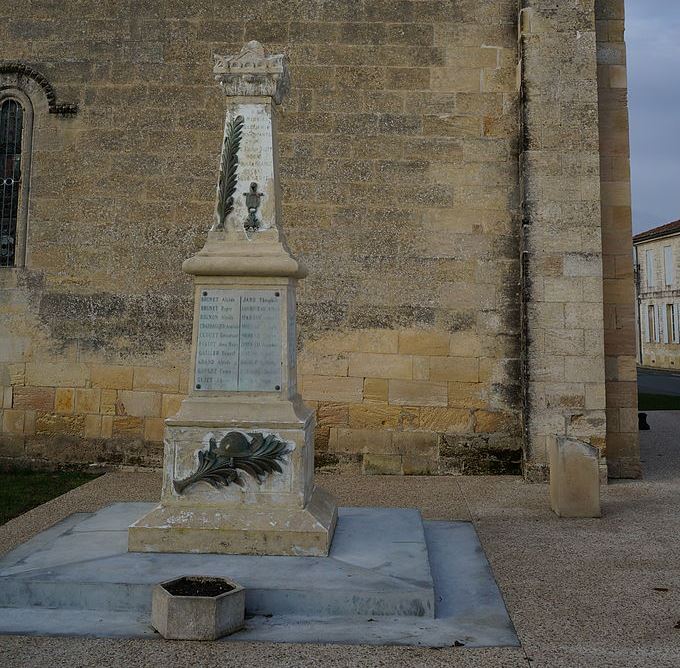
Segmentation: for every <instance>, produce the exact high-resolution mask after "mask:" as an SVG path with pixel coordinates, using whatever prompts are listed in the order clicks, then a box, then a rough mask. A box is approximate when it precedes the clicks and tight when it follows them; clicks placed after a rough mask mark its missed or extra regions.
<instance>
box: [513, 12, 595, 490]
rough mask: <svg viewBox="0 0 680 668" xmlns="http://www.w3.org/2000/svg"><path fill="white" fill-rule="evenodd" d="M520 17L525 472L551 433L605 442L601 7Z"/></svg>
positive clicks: (538, 470) (533, 474)
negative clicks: (598, 32) (598, 13)
mask: <svg viewBox="0 0 680 668" xmlns="http://www.w3.org/2000/svg"><path fill="white" fill-rule="evenodd" d="M523 5H524V6H523V9H522V10H521V15H520V31H521V34H520V40H521V58H522V67H521V82H522V110H523V116H522V147H521V155H520V169H521V174H522V184H523V192H522V205H523V219H522V253H523V258H522V259H523V262H522V267H523V293H522V296H523V311H522V312H523V316H524V321H523V336H524V338H523V344H524V345H523V375H524V380H525V404H524V405H525V412H524V429H525V438H526V450H525V457H526V463H525V466H526V473H527V475H528V477H529V478H531V479H541V478H543V477H544V476H545V474H546V471H547V461H546V443H547V439H548V438H549V437H550V436H551V435H552V434H562V435H567V436H573V437H576V438H578V439H581V440H584V441H587V442H589V443H591V444H592V445H595V446H597V447H598V448H600V449H601V451H602V455H603V460H602V467H601V468H602V471H603V475H604V474H605V473H606V469H605V464H604V456H605V440H606V413H605V410H606V394H605V389H606V388H605V364H604V362H605V354H604V339H603V328H604V326H603V278H602V276H603V270H602V235H601V207H600V155H599V153H600V147H599V132H598V80H597V67H596V48H597V45H596V33H595V12H594V4H593V2H592V1H590V2H587V1H586V2H583V1H582V2H578V3H564V2H562V1H561V0H560V1H558V0H548V1H545V0H536V1H534V0H528V1H527V2H524V3H523Z"/></svg>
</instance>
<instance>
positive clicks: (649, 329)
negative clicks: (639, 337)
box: [647, 304, 656, 342]
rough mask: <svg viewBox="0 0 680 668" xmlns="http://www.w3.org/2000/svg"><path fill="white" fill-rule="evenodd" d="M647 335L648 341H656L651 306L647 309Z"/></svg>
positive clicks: (653, 314)
mask: <svg viewBox="0 0 680 668" xmlns="http://www.w3.org/2000/svg"><path fill="white" fill-rule="evenodd" d="M647 334H648V336H649V338H648V341H650V342H654V341H656V312H655V309H654V305H653V304H650V305H649V306H648V307H647Z"/></svg>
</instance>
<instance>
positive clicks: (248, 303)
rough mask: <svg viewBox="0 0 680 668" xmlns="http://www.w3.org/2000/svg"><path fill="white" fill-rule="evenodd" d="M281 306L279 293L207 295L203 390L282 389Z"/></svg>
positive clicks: (199, 370) (199, 348)
mask: <svg viewBox="0 0 680 668" xmlns="http://www.w3.org/2000/svg"><path fill="white" fill-rule="evenodd" d="M280 302H281V297H280V296H279V295H278V293H277V292H275V291H274V290H201V299H200V304H199V317H198V337H197V341H196V371H195V377H194V387H195V388H196V389H197V390H212V391H231V392H239V391H240V392H274V391H276V390H279V389H280V386H281V363H282V362H281V322H280V317H281V304H280Z"/></svg>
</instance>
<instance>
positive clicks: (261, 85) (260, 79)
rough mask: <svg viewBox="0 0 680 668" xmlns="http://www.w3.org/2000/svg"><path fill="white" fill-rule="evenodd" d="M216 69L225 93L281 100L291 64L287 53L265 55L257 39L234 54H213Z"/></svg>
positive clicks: (286, 85) (214, 69)
mask: <svg viewBox="0 0 680 668" xmlns="http://www.w3.org/2000/svg"><path fill="white" fill-rule="evenodd" d="M214 59H215V66H214V67H213V73H214V74H215V79H216V80H217V81H219V83H220V86H221V87H222V90H223V91H224V94H225V95H227V96H230V97H231V96H238V97H271V98H272V99H273V101H274V103H275V104H281V102H282V101H283V98H284V97H285V96H286V94H287V93H288V87H289V76H288V65H287V63H286V57H285V55H284V54H282V53H279V54H275V55H272V56H267V55H265V52H264V47H263V46H262V44H260V42H257V41H255V40H253V41H251V42H248V43H247V44H246V45H245V46H244V47H243V48H242V49H241V52H240V53H239V54H237V55H235V56H221V55H219V54H215V55H214Z"/></svg>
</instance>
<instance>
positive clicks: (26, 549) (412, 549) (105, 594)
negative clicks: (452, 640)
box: [0, 503, 435, 618]
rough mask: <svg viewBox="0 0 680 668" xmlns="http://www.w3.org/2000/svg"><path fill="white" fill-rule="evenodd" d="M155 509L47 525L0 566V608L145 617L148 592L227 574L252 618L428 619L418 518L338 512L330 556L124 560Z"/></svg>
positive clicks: (119, 509)
mask: <svg viewBox="0 0 680 668" xmlns="http://www.w3.org/2000/svg"><path fill="white" fill-rule="evenodd" d="M152 507H153V504H142V503H136V504H128V503H121V504H114V505H113V506H109V507H108V508H104V509H102V510H100V511H99V512H97V513H93V514H91V515H83V516H81V517H80V518H78V519H77V521H74V520H73V519H72V518H69V519H67V520H65V521H64V522H62V523H61V524H60V525H57V526H55V527H52V528H51V529H50V530H49V531H50V535H49V540H46V539H45V537H44V536H41V535H39V536H37V537H36V538H34V539H33V540H32V541H29V542H28V543H27V544H25V545H23V546H21V547H20V548H18V549H17V550H15V551H14V552H11V553H9V554H8V555H6V556H5V557H4V558H3V559H1V560H0V607H5V608H12V607H15V608H26V607H38V608H50V609H62V610H87V609H93V610H102V611H106V610H108V611H125V610H129V611H131V612H134V613H144V614H146V613H148V612H149V611H150V606H151V590H152V588H153V586H154V585H155V584H156V583H158V582H162V581H164V580H168V579H171V578H174V577H179V576H181V575H211V576H219V575H225V576H227V577H229V578H231V579H234V580H236V581H237V582H239V583H241V584H242V585H243V586H244V587H245V588H246V611H247V613H248V614H255V615H269V614H270V615H303V616H313V617H321V618H323V617H329V616H341V617H352V616H357V615H358V616H407V617H430V618H432V617H434V609H435V606H434V586H433V582H432V576H431V573H430V565H429V561H428V551H427V544H426V541H425V533H424V528H423V522H422V519H421V517H420V513H419V512H418V511H417V510H414V509H395V508H343V509H340V510H339V514H338V526H337V529H336V533H335V538H334V540H333V546H332V548H331V553H330V555H329V556H328V557H272V556H262V557H259V556H245V555H214V554H160V553H130V552H127V527H128V526H129V525H130V524H131V523H132V522H134V521H135V520H136V519H137V518H139V517H140V516H142V515H143V514H145V513H146V512H148V511H149V510H150V509H151V508H152Z"/></svg>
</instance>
